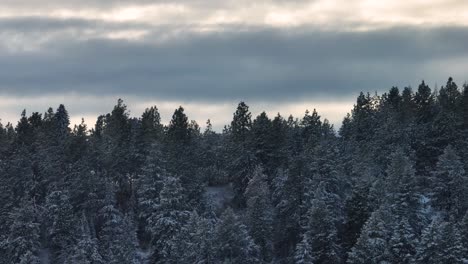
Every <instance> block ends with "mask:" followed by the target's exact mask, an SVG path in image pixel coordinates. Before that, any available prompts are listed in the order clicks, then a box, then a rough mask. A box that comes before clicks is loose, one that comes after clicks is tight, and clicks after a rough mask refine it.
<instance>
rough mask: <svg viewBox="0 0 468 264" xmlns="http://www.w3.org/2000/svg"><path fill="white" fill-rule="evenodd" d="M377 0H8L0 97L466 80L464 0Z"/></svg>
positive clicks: (281, 93) (215, 93)
mask: <svg viewBox="0 0 468 264" xmlns="http://www.w3.org/2000/svg"><path fill="white" fill-rule="evenodd" d="M376 3H377V2H376V1H363V0H360V1H358V0H353V1H346V3H342V1H322V0H315V1H302V0H296V1H287V2H286V1H279V0H272V1H254V2H252V1H243V0H241V1H199V0H176V1H171V2H170V3H169V2H165V1H146V0H133V1H130V0H127V1H117V0H107V1H92V0H85V1H83V0H80V1H66V3H65V2H63V1H58V0H38V1H33V2H32V3H31V1H23V0H15V1H12V0H11V1H10V0H5V1H2V2H1V3H0V68H1V69H2V71H1V72H0V99H2V98H3V100H4V101H5V100H17V101H18V100H19V98H23V99H22V100H23V101H21V100H19V101H18V102H25V104H26V105H24V107H26V108H28V105H27V104H28V103H26V102H29V101H28V100H29V98H34V97H37V96H42V97H54V98H62V99H63V101H70V102H71V101H73V100H72V98H73V97H74V96H75V97H76V95H81V96H83V97H87V98H107V99H109V98H112V100H114V99H115V98H114V97H116V96H117V95H118V96H121V97H123V98H127V97H128V98H132V100H134V102H135V104H136V105H139V104H140V103H142V102H149V101H151V100H153V101H157V102H158V103H159V104H164V103H168V102H172V104H176V103H191V104H197V105H205V106H206V105H218V106H219V107H221V105H225V104H228V105H229V106H232V105H233V102H236V101H238V100H247V101H251V102H252V104H255V103H256V102H258V103H259V104H260V103H261V104H263V105H264V106H265V108H268V109H273V108H275V107H269V106H270V105H274V104H276V105H283V106H284V109H286V111H287V109H291V108H292V105H294V102H298V101H300V102H301V103H300V105H303V103H307V102H311V103H312V102H314V103H315V104H320V102H328V101H329V100H330V99H334V100H336V101H337V102H344V101H346V102H348V103H346V104H342V105H349V102H352V100H353V98H354V97H355V96H356V94H357V93H358V92H360V91H370V92H373V91H384V90H387V89H388V88H389V87H391V86H394V85H398V86H400V87H402V86H407V85H413V86H416V85H417V84H418V83H419V82H420V81H421V80H422V79H425V80H426V81H427V82H428V83H430V84H434V85H435V84H436V83H437V82H438V83H443V82H444V81H445V80H446V78H447V77H448V76H449V75H450V76H453V77H454V78H455V79H456V80H458V81H459V82H463V81H465V80H466V79H467V76H466V71H465V69H466V68H467V66H468V46H467V45H466V43H468V30H467V25H466V24H467V23H466V21H468V12H467V11H466V10H468V4H466V3H465V2H464V1H448V2H447V1H439V0H432V1H425V2H424V3H423V2H421V1H416V0H414V1H405V4H404V5H403V4H401V3H398V2H397V1H379V2H378V4H376ZM442 10H443V12H441V11H442ZM57 96H58V97H57ZM15 98H16V99H15ZM91 101H92V100H91ZM286 105H288V106H286ZM329 105H330V104H329ZM31 107H33V106H31ZM83 107H90V106H89V105H88V106H85V105H84V104H83ZM313 107H314V106H311V107H307V108H313ZM322 107H324V108H326V106H323V104H322ZM73 108H74V109H77V111H79V113H76V115H87V116H92V115H96V114H97V113H96V112H95V111H92V110H78V109H80V107H73ZM90 109H93V107H91V108H90ZM220 109H221V108H220ZM275 109H276V108H275ZM303 110H305V109H302V110H301V112H303ZM319 111H320V109H319ZM340 111H342V110H340ZM294 114H296V113H294ZM194 115H196V116H199V113H194ZM209 117H210V116H207V117H206V118H209ZM206 118H205V119H206ZM225 118H226V119H229V118H230V115H229V116H226V117H225ZM4 119H5V118H4ZM225 121H227V120H225ZM333 121H334V122H335V123H339V121H338V120H333ZM226 123H227V122H226Z"/></svg>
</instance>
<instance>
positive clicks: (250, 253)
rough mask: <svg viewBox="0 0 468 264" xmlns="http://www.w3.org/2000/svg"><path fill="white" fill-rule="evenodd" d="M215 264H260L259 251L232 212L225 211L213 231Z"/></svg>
mask: <svg viewBox="0 0 468 264" xmlns="http://www.w3.org/2000/svg"><path fill="white" fill-rule="evenodd" d="M213 250H214V251H215V252H216V257H217V260H216V261H215V263H232V264H234V263H246V264H250V263H261V261H260V258H259V249H258V247H257V245H255V243H254V241H253V239H252V238H251V237H250V236H249V234H248V231H247V228H246V227H245V225H243V224H242V223H241V222H240V221H239V219H238V217H237V216H236V215H235V213H234V211H233V210H232V209H230V208H228V209H226V210H225V211H224V213H223V215H222V216H221V218H220V220H219V222H218V224H217V226H216V231H215V238H214V248H213Z"/></svg>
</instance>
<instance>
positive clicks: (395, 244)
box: [388, 217, 417, 264]
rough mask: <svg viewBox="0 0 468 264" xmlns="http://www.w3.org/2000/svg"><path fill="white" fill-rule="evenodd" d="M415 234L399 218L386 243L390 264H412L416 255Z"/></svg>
mask: <svg viewBox="0 0 468 264" xmlns="http://www.w3.org/2000/svg"><path fill="white" fill-rule="evenodd" d="M416 244H417V239H416V232H415V231H414V230H413V228H412V227H411V225H410V224H409V221H408V219H406V218H405V217H403V218H400V219H399V220H398V222H397V223H396V225H395V226H394V228H393V233H392V236H391V237H390V240H389V242H388V247H389V250H390V254H391V263H408V264H409V263H413V261H414V259H413V258H414V255H415V254H416Z"/></svg>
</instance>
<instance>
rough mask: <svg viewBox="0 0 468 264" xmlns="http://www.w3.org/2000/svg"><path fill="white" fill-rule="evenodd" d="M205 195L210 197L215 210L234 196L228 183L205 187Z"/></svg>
mask: <svg viewBox="0 0 468 264" xmlns="http://www.w3.org/2000/svg"><path fill="white" fill-rule="evenodd" d="M205 197H207V198H208V199H210V200H211V202H212V205H213V206H214V208H215V210H217V211H219V210H222V209H223V208H224V207H225V206H226V204H228V203H229V202H230V201H231V200H232V198H234V191H233V190H232V186H231V185H230V184H226V185H221V186H212V187H207V188H206V191H205Z"/></svg>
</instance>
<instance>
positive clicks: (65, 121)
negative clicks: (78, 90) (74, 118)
mask: <svg viewBox="0 0 468 264" xmlns="http://www.w3.org/2000/svg"><path fill="white" fill-rule="evenodd" d="M69 125H70V118H69V116H68V111H67V110H66V109H65V106H64V105H63V104H61V105H59V107H58V108H57V111H56V112H55V115H54V127H55V136H56V137H57V139H58V140H64V139H66V137H67V136H68V135H69V133H70V128H69Z"/></svg>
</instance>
